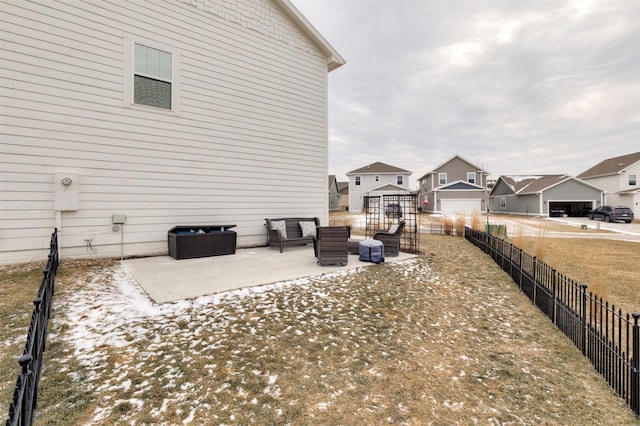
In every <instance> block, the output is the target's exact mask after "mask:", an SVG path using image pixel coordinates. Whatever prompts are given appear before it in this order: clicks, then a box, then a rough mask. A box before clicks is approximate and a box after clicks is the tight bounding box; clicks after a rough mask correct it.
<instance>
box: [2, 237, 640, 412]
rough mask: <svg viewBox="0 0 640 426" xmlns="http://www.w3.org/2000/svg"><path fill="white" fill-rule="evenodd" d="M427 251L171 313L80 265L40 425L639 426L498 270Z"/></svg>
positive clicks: (442, 244)
mask: <svg viewBox="0 0 640 426" xmlns="http://www.w3.org/2000/svg"><path fill="white" fill-rule="evenodd" d="M421 243H422V255H421V256H419V257H418V258H416V259H413V260H407V261H404V262H402V263H399V264H391V263H389V264H381V265H374V266H371V267H367V268H362V269H357V270H354V271H349V272H342V273H327V274H325V275H323V276H319V277H315V278H310V279H301V280H297V281H292V282H286V283H276V284H272V285H268V286H263V287H258V288H254V289H251V290H242V291H240V290H238V291H233V292H227V293H224V294H219V295H213V296H205V297H200V298H197V299H193V300H188V301H182V302H179V303H170V304H163V305H156V304H153V303H151V302H150V301H149V300H148V299H146V297H145V296H144V294H142V292H141V291H140V289H139V288H138V287H137V286H136V285H135V284H134V283H133V282H132V280H131V277H129V276H128V274H127V272H126V270H124V269H123V268H122V267H121V266H120V264H119V262H117V261H99V262H93V263H92V262H88V261H65V262H63V264H62V267H61V268H60V272H59V277H58V286H57V292H56V296H55V305H54V306H55V311H54V316H53V322H52V326H51V333H50V336H49V339H50V343H49V347H48V351H47V353H46V358H45V371H44V375H43V380H42V382H41V388H40V392H41V393H40V407H39V409H38V412H37V416H38V423H39V424H47V425H81V424H82V425H86V424H166V425H174V424H194V425H195V424H218V425H222V424H227V425H232V424H238V425H246V424H260V425H262V424H292V425H298V424H318V425H326V424H344V425H362V424H398V425H425V424H465V425H466V424H474V423H478V424H525V425H527V424H531V425H533V424H536V425H538V424H547V425H554V424H557V425H584V424H604V425H606V424H612V425H613V424H616V425H627V424H628V425H631V424H637V421H638V419H637V418H635V417H634V416H633V414H632V413H631V411H630V410H629V409H628V407H626V405H625V404H624V403H623V401H621V400H620V399H619V398H617V397H616V396H615V394H614V393H613V392H612V391H611V389H610V388H609V387H608V385H607V384H606V383H605V382H604V380H603V379H602V378H601V377H600V376H599V375H598V374H597V373H595V371H594V370H593V368H592V367H591V365H590V364H589V362H588V361H587V360H586V359H585V358H584V357H582V355H581V354H580V352H579V351H578V350H577V349H575V347H573V345H572V344H571V342H570V341H569V340H568V339H566V338H565V337H564V336H563V335H562V334H561V333H560V332H559V331H558V330H556V329H555V327H554V326H553V325H552V324H551V323H550V322H549V321H548V320H546V319H545V317H544V316H543V315H541V314H540V313H539V312H538V311H537V308H535V307H534V306H532V304H531V302H530V301H529V300H528V299H527V298H526V297H525V296H523V295H522V294H520V293H519V291H518V290H517V288H516V287H515V286H514V285H513V283H512V282H511V280H510V279H509V278H508V277H507V276H506V275H505V274H504V273H502V271H501V270H500V269H499V268H497V267H496V265H495V264H494V263H493V262H492V261H491V259H490V258H489V257H488V256H486V255H484V254H483V253H481V252H480V251H479V250H478V249H477V248H475V247H474V246H472V245H471V244H469V243H467V242H466V241H465V240H464V239H462V238H455V237H444V236H423V237H422V238H421ZM0 274H2V277H3V282H4V281H5V280H8V281H11V280H12V279H13V278H12V277H13V276H14V275H15V274H13V273H12V274H7V273H6V271H5V269H0ZM3 287H4V285H3ZM33 287H34V290H33V291H34V293H35V288H37V285H34V286H33ZM13 292H15V288H14V291H13ZM3 300H4V299H3ZM5 315H7V316H6V317H5ZM14 317H15V316H11V315H9V314H7V313H5V312H4V311H3V323H8V324H11V327H13V328H16V329H17V328H20V327H24V325H23V324H24V321H22V320H19V321H17V322H14ZM15 318H17V317H15ZM18 323H20V325H18ZM24 331H25V332H26V330H24ZM3 339H4V336H3ZM9 340H11V339H9ZM3 343H4V342H3ZM7 347H8V346H7V345H6V344H4V345H3V346H2V348H3V349H2V351H3V354H2V356H3V358H2V362H3V364H6V362H7V359H9V358H11V355H7V353H6V350H7V349H6V348H7ZM14 359H15V358H14ZM16 365H17V364H16ZM16 371H17V370H16ZM2 379H3V396H5V395H7V392H6V390H7V384H6V382H5V381H6V380H9V382H14V381H15V378H14V377H9V378H8V379H7V377H6V375H3V377H2ZM11 386H12V384H11ZM7 406H8V404H7Z"/></svg>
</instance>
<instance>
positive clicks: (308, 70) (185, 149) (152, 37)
mask: <svg viewBox="0 0 640 426" xmlns="http://www.w3.org/2000/svg"><path fill="white" fill-rule="evenodd" d="M0 3H1V7H2V14H1V15H0V20H1V21H0V25H1V26H2V31H1V32H0V54H1V56H2V58H3V61H2V63H1V65H0V67H1V68H0V73H1V74H2V79H3V84H2V87H1V88H0V103H1V108H2V114H1V115H0V117H1V118H0V120H2V121H1V123H0V124H1V126H0V127H1V132H2V135H1V138H2V144H1V145H0V184H1V185H0V197H1V199H2V202H1V203H0V255H1V256H0V257H1V258H2V262H15V261H27V260H38V259H42V258H44V257H46V253H47V251H48V241H49V236H50V234H51V232H52V230H53V228H54V227H57V228H58V229H59V239H60V245H61V252H62V253H63V254H64V255H66V256H73V257H93V256H119V255H120V254H121V253H122V254H124V256H129V255H153V254H165V253H167V231H168V230H169V229H170V228H172V227H174V226H176V225H206V224H236V225H237V227H236V228H235V230H237V232H238V246H239V247H242V246H255V245H263V244H265V243H266V231H265V228H264V218H265V217H282V216H300V217H313V216H319V217H320V218H321V221H322V222H323V223H326V222H327V220H328V213H327V212H328V199H327V196H326V188H327V186H326V185H327V181H326V179H327V175H328V165H327V162H328V155H327V152H328V148H327V80H328V78H327V73H328V72H329V71H331V70H333V69H335V68H337V67H339V66H341V65H342V64H344V60H343V59H342V58H341V57H340V55H339V54H338V53H337V52H336V51H335V50H334V49H333V48H332V47H331V46H330V45H329V44H328V43H327V41H326V40H325V39H324V38H323V37H322V36H321V35H320V34H319V33H317V31H316V30H315V29H314V28H313V26H311V25H310V24H309V23H308V22H307V21H306V19H305V18H304V17H303V16H302V15H301V14H300V13H299V12H298V11H297V10H296V9H295V7H293V5H292V4H291V3H290V2H289V1H288V0H243V1H242V2H228V1H224V0H202V1H197V2H194V1H189V0H182V1H162V0H158V1H155V2H102V1H76V0H61V1H58V2H55V3H52V2H49V1H44V0H34V1H29V2H14V1H4V0H3V1H1V2H0ZM168 29H169V30H168Z"/></svg>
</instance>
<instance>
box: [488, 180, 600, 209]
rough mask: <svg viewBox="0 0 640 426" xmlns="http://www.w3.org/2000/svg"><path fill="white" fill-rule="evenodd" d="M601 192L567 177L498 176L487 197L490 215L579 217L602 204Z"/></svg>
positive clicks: (596, 188)
mask: <svg viewBox="0 0 640 426" xmlns="http://www.w3.org/2000/svg"><path fill="white" fill-rule="evenodd" d="M603 200H604V190H603V189H602V188H599V187H597V186H594V185H592V184H590V183H587V182H584V181H582V180H580V179H577V178H575V177H572V176H568V175H542V176H500V177H499V178H498V181H497V182H496V184H495V185H494V187H493V189H492V190H491V193H490V194H489V205H490V209H491V211H492V212H493V213H509V214H525V215H532V216H555V215H557V216H561V215H567V216H579V215H581V214H582V213H583V212H584V211H586V209H593V208H596V207H598V206H600V205H601V204H602V202H603Z"/></svg>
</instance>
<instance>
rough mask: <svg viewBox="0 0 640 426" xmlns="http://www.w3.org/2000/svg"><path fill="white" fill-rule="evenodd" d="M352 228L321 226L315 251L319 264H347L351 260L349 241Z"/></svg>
mask: <svg viewBox="0 0 640 426" xmlns="http://www.w3.org/2000/svg"><path fill="white" fill-rule="evenodd" d="M350 231H351V230H350V228H349V227H348V226H320V227H318V236H317V238H316V242H315V246H314V248H315V252H316V257H317V258H318V264H319V265H322V266H326V265H343V266H344V265H346V264H347V263H348V261H349V252H348V250H347V241H348V240H349V234H350V233H351V232H350Z"/></svg>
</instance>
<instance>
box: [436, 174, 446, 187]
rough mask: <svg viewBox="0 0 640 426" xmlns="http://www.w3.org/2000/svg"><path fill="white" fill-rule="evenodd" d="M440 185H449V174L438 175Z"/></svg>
mask: <svg viewBox="0 0 640 426" xmlns="http://www.w3.org/2000/svg"><path fill="white" fill-rule="evenodd" d="M438 183H439V184H440V185H446V184H447V174H446V173H438Z"/></svg>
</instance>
